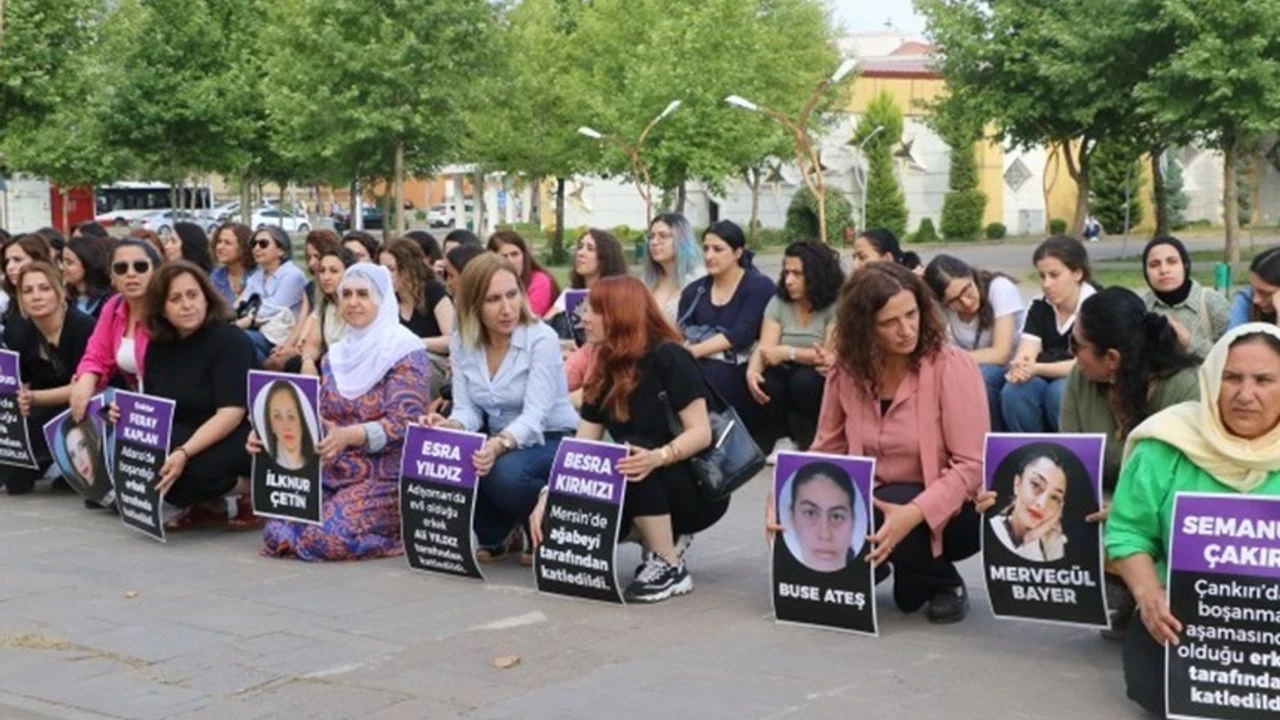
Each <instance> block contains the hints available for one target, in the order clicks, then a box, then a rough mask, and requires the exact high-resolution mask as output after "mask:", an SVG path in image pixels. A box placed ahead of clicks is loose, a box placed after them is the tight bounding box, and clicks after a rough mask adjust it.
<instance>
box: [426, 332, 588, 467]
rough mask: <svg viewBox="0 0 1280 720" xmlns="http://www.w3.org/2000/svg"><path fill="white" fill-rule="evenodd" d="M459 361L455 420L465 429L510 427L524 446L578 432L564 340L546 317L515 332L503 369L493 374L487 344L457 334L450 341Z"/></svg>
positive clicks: (456, 363)
mask: <svg viewBox="0 0 1280 720" xmlns="http://www.w3.org/2000/svg"><path fill="white" fill-rule="evenodd" d="M449 362H450V363H451V364H452V365H453V412H452V413H451V415H450V418H449V419H451V420H456V421H458V422H460V423H462V426H463V428H464V429H466V430H469V431H471V432H480V431H481V430H485V429H487V430H488V432H489V434H491V435H496V434H497V433H499V432H502V431H503V430H505V431H506V432H507V433H508V434H510V435H511V436H512V437H513V438H514V439H515V441H516V444H517V445H519V446H520V447H522V448H523V447H530V446H533V445H541V444H543V442H544V437H543V434H544V433H548V432H574V431H575V430H576V429H577V427H578V412H577V411H576V410H574V409H573V405H572V404H570V402H569V385H568V381H567V380H566V378H565V372H564V361H563V359H561V356H560V339H559V338H558V337H557V336H556V333H555V331H554V330H552V329H551V328H550V327H549V326H548V325H546V324H544V323H543V322H541V321H538V322H534V323H531V324H529V325H520V326H518V327H517V328H516V330H515V332H514V333H512V335H511V348H510V349H509V350H508V351H507V355H506V357H504V358H503V359H502V364H501V365H499V366H498V372H497V373H496V374H494V375H493V377H490V376H489V363H488V360H487V359H486V357H485V349H484V346H483V345H479V346H476V347H468V346H465V345H463V344H462V340H461V338H460V337H459V336H458V333H457V332H454V333H453V337H451V338H450V339H449Z"/></svg>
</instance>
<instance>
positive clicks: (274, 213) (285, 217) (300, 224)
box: [249, 207, 311, 233]
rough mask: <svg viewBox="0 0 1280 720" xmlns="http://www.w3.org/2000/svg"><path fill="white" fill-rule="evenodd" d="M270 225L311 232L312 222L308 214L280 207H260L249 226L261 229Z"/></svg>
mask: <svg viewBox="0 0 1280 720" xmlns="http://www.w3.org/2000/svg"><path fill="white" fill-rule="evenodd" d="M268 225H275V226H277V227H279V228H280V229H282V230H284V231H285V232H290V233H309V232H311V223H310V221H309V220H308V219H307V216H306V215H303V214H301V213H299V214H296V215H295V214H292V213H289V212H287V211H284V210H281V209H279V208H271V207H267V208H260V209H258V210H256V211H254V213H253V221H252V222H250V223H249V226H250V227H252V228H253V229H254V230H259V229H261V228H264V227H266V226H268Z"/></svg>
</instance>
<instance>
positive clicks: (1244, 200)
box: [1235, 157, 1253, 227]
mask: <svg viewBox="0 0 1280 720" xmlns="http://www.w3.org/2000/svg"><path fill="white" fill-rule="evenodd" d="M1252 165H1253V163H1252V161H1251V160H1250V159H1249V158H1246V157H1241V158H1239V159H1238V160H1236V172H1235V175H1236V178H1235V179H1236V217H1237V222H1239V223H1240V227H1248V225H1249V223H1250V221H1252V220H1253V182H1252V178H1251V177H1250V174H1251V170H1252Z"/></svg>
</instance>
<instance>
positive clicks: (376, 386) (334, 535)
mask: <svg viewBox="0 0 1280 720" xmlns="http://www.w3.org/2000/svg"><path fill="white" fill-rule="evenodd" d="M338 294H339V296H340V297H341V298H342V315H343V318H344V319H345V320H346V331H345V332H344V334H343V336H342V339H341V340H339V341H338V342H336V343H334V344H333V345H332V346H331V347H330V348H329V352H328V354H326V355H325V356H324V359H323V360H322V361H321V367H320V373H321V374H320V416H321V418H322V420H323V421H324V427H325V430H324V438H323V439H321V440H320V442H319V443H318V444H317V445H316V451H317V452H318V453H320V458H321V460H322V461H323V466H322V477H323V481H324V515H323V524H321V525H308V524H305V523H299V522H291V521H287V520H273V521H271V522H269V523H267V527H266V530H265V531H264V532H263V540H264V543H265V547H264V549H263V554H264V555H275V556H278V557H296V558H298V559H299V560H306V561H316V560H360V559H364V558H377V557H386V556H389V555H399V554H401V553H402V552H403V551H404V548H403V547H402V546H401V544H400V507H399V492H398V485H399V478H400V455H401V450H402V449H403V448H404V436H405V432H406V431H407V429H408V427H409V424H410V423H412V422H413V421H414V420H415V419H417V418H419V417H421V416H422V414H423V413H424V412H426V407H427V399H428V398H427V390H426V383H424V382H423V378H425V377H427V373H428V372H429V371H430V363H429V362H428V360H427V352H426V350H424V349H423V347H422V341H421V340H419V339H418V337H417V336H416V335H414V334H413V333H412V332H410V331H409V330H408V329H407V328H405V327H403V326H402V325H401V324H400V317H399V314H400V313H399V305H398V303H397V302H396V295H395V290H394V289H393V288H392V283H391V273H389V272H387V269H386V268H384V267H381V266H379V265H373V264H371V263H367V262H361V263H356V264H355V265H352V266H351V267H350V268H347V272H346V275H345V276H344V277H343V280H342V285H341V286H340V289H339V291H338ZM249 452H251V453H258V452H262V443H261V441H260V439H259V438H258V437H257V435H256V433H250V435H249Z"/></svg>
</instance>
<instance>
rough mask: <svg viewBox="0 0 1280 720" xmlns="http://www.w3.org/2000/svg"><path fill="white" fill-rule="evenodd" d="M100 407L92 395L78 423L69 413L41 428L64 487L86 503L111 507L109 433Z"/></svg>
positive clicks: (98, 397) (98, 398)
mask: <svg viewBox="0 0 1280 720" xmlns="http://www.w3.org/2000/svg"><path fill="white" fill-rule="evenodd" d="M104 404H105V398H104V397H103V396H102V395H95V396H93V397H92V398H90V399H89V403H88V405H87V406H86V407H85V412H84V418H83V419H81V420H80V422H76V421H74V420H72V419H71V411H70V410H64V411H63V412H61V413H59V414H57V415H56V416H54V418H53V419H52V420H50V421H49V422H47V423H45V424H44V428H43V432H44V439H45V443H47V444H48V446H49V454H50V455H51V456H52V457H53V463H54V464H55V465H57V466H58V472H59V473H61V474H62V477H63V478H64V479H65V480H66V481H67V484H68V485H70V486H71V488H72V489H73V490H75V491H76V492H77V493H79V494H80V496H81V497H83V498H85V499H86V500H91V501H93V502H95V503H97V504H98V505H111V504H113V503H115V501H116V491H115V486H114V484H113V483H112V479H111V473H112V468H111V444H112V442H113V438H112V435H113V433H111V432H110V431H109V430H110V426H109V425H108V424H107V422H106V419H105V418H104V417H103V414H104V412H105V410H104V409H103V406H104Z"/></svg>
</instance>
